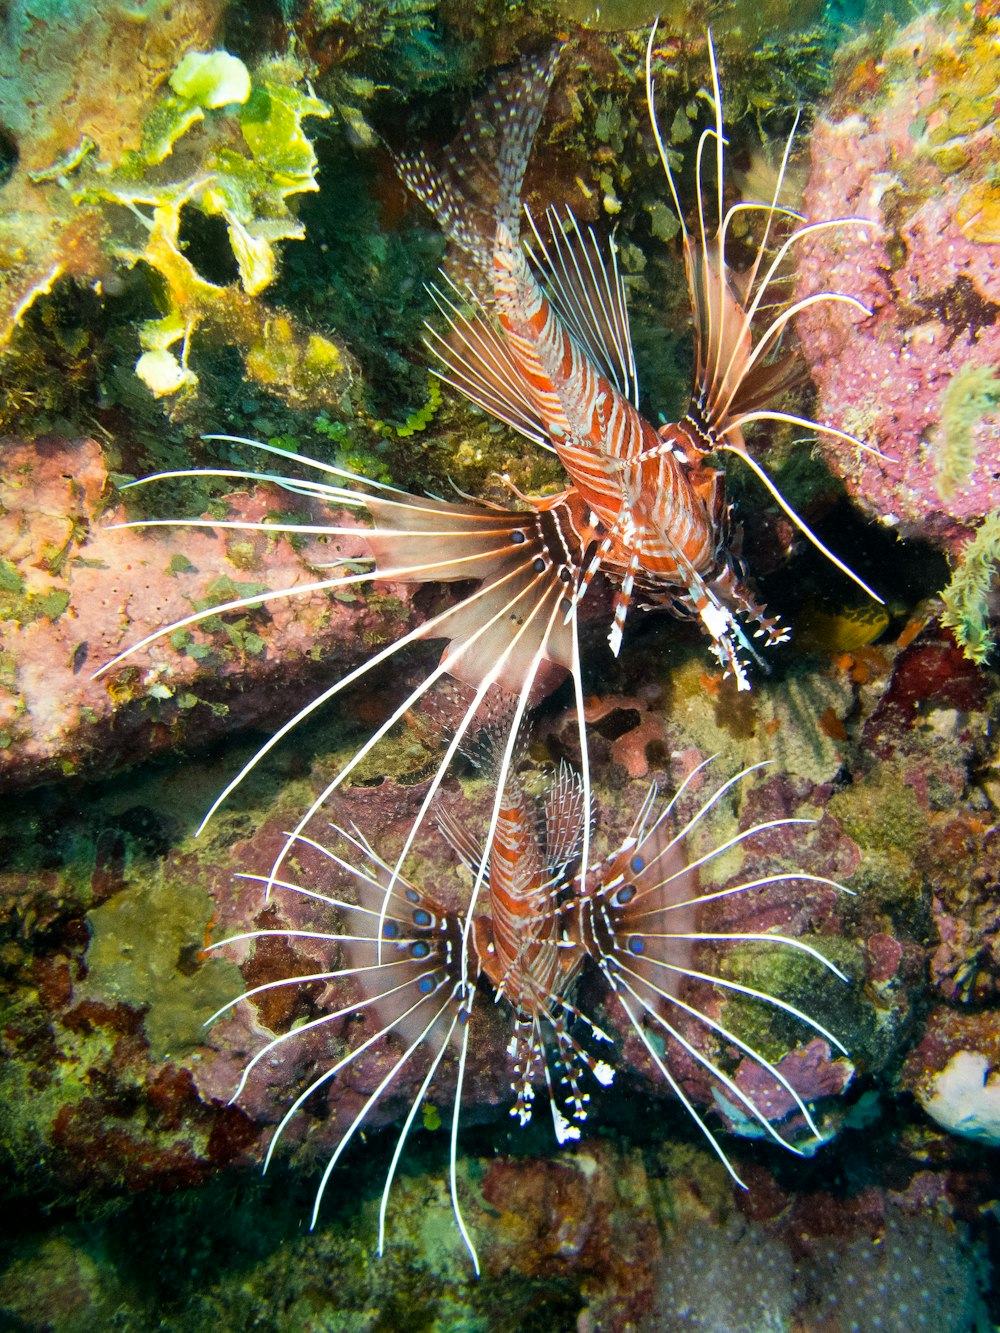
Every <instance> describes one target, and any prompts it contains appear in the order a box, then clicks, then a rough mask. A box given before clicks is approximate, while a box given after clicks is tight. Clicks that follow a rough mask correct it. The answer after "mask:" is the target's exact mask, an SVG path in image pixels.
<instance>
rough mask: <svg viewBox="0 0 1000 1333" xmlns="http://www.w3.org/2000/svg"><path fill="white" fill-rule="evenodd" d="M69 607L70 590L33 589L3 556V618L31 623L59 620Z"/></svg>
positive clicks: (0, 613) (0, 561)
mask: <svg viewBox="0 0 1000 1333" xmlns="http://www.w3.org/2000/svg"><path fill="white" fill-rule="evenodd" d="M67 606H69V589H67V588H49V589H48V590H47V591H46V592H29V591H28V585H27V583H26V582H25V580H24V578H23V577H22V575H21V574H20V573H19V572H18V570H17V567H16V565H14V564H12V562H11V561H10V560H3V559H0V621H2V620H12V621H15V622H16V623H17V624H19V625H30V624H31V623H32V621H35V620H41V619H45V620H58V619H59V617H60V616H61V615H62V613H63V612H64V611H65V610H66V608H67Z"/></svg>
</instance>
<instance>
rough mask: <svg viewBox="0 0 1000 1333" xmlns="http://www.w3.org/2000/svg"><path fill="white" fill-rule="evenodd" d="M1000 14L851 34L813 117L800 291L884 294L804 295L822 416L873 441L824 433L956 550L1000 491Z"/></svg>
mask: <svg viewBox="0 0 1000 1333" xmlns="http://www.w3.org/2000/svg"><path fill="white" fill-rule="evenodd" d="M995 27H996V21H992V22H991V23H990V24H989V25H987V31H985V32H980V31H978V30H977V31H975V32H974V31H973V30H972V29H971V28H969V27H968V26H966V20H964V19H957V20H956V19H945V18H943V17H941V16H937V15H924V16H922V17H921V18H919V19H917V20H916V21H915V22H913V23H912V24H910V25H909V26H908V27H907V28H905V29H903V30H902V31H901V32H899V33H898V34H897V35H896V37H895V39H894V40H893V42H892V44H891V46H890V47H889V48H888V49H887V50H885V51H884V52H882V53H881V56H880V57H879V56H878V54H877V53H876V56H875V57H873V56H872V54H871V51H870V45H871V39H870V38H869V39H866V40H865V45H864V46H863V47H860V48H858V47H852V48H850V49H849V51H848V52H847V54H846V55H845V58H844V59H843V60H842V62H841V66H840V78H839V82H838V85H837V87H836V89H835V91H834V95H833V98H832V101H831V103H830V105H829V108H828V110H827V112H826V114H824V115H822V116H820V117H819V118H818V120H817V122H816V124H815V127H814V129H813V133H812V148H811V151H812V169H811V174H810V177H809V183H808V186H807V188H806V192H805V199H804V210H805V212H806V214H807V216H808V218H809V219H810V220H813V219H821V218H828V217H834V216H844V215H847V214H853V215H855V216H859V217H863V218H870V219H871V220H872V222H873V223H874V224H875V225H874V226H873V227H872V229H871V230H870V231H864V230H862V229H861V228H859V227H852V228H842V229H834V230H826V231H818V232H816V233H814V234H812V235H810V236H808V237H807V238H806V239H805V240H804V242H803V244H802V247H801V250H800V252H799V255H798V277H797V284H798V292H797V294H798V295H799V296H800V297H805V296H808V295H810V294H812V293H814V292H817V291H820V290H831V289H837V290H848V291H851V292H852V293H854V294H855V295H856V296H858V297H859V298H860V299H861V300H862V301H864V302H865V304H866V305H867V306H868V307H869V308H870V310H871V312H872V313H871V315H870V317H866V316H865V315H863V314H861V313H859V312H858V311H857V310H855V309H852V308H849V307H848V306H846V305H839V304H832V303H824V304H821V305H813V306H810V307H808V308H807V309H805V310H804V311H803V312H802V314H801V315H800V316H799V319H798V322H797V329H798V333H799V338H800V340H801V344H802V349H803V353H804V355H805V358H806V361H807V362H808V365H809V368H810V371H811V373H812V376H813V379H814V380H815V382H816V384H817V385H818V387H819V394H820V400H821V401H820V407H819V410H818V412H817V414H816V415H817V417H818V418H819V419H820V420H824V421H829V422H830V423H831V424H833V425H835V426H838V427H840V428H841V429H843V430H846V431H849V432H851V433H853V434H855V435H857V436H860V437H861V438H863V439H865V440H867V441H868V442H869V443H870V444H871V445H874V446H875V447H876V448H877V449H878V450H879V452H880V453H881V455H882V456H881V457H879V456H878V454H875V453H871V452H862V451H860V450H858V449H856V448H854V447H852V446H851V445H849V444H847V443H846V442H844V441H842V440H840V439H837V438H835V437H830V436H821V437H820V446H821V448H822V449H823V452H824V455H825V457H826V459H827V461H828V462H829V464H830V466H831V468H832V470H833V471H834V472H835V473H837V475H839V476H840V477H842V478H843V480H844V482H845V484H846V485H847V488H848V490H849V491H850V493H851V495H852V496H854V497H855V498H856V499H858V500H859V501H861V503H862V504H863V505H864V506H865V507H866V508H867V509H869V510H870V511H871V512H873V513H874V514H876V515H877V516H878V517H879V518H881V519H882V520H883V521H884V522H886V523H888V524H891V525H893V526H896V525H898V526H899V528H900V529H901V531H902V532H903V533H904V534H912V535H918V536H923V537H927V538H930V539H932V540H934V541H937V542H939V543H941V544H942V545H944V546H945V547H946V548H947V549H949V550H951V551H956V550H957V549H959V548H960V546H961V545H962V543H963V542H964V539H965V536H966V535H967V532H968V529H969V527H970V526H973V525H975V523H976V522H978V521H979V520H980V519H982V518H983V517H984V516H985V515H986V514H988V513H990V512H991V511H993V510H995V509H997V508H998V506H1000V468H998V466H997V455H998V445H1000V392H998V391H1000V382H998V381H996V380H995V379H994V378H993V376H992V373H991V372H992V367H994V366H996V365H997V364H998V362H1000V227H998V225H997V222H998V216H1000V215H998V210H997V201H996V199H995V198H994V197H993V190H992V186H990V185H989V184H988V182H989V180H990V179H991V176H992V173H993V171H994V170H995V167H996V164H997V161H998V160H1000V143H998V139H997V135H996V132H995V127H994V111H993V93H992V91H991V90H992V89H995V87H996V84H997V77H998V74H1000V61H998V58H997V54H996V40H995V37H996V34H995V31H994V29H995Z"/></svg>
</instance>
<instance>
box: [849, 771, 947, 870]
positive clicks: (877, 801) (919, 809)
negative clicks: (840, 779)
mask: <svg viewBox="0 0 1000 1333" xmlns="http://www.w3.org/2000/svg"><path fill="white" fill-rule="evenodd" d="M829 810H830V814H831V815H832V816H833V817H834V819H836V820H837V821H838V823H839V824H840V826H841V828H842V829H843V830H844V832H845V833H846V834H847V835H848V837H850V838H852V839H853V840H854V841H855V842H856V843H857V844H858V846H859V847H861V848H863V849H865V850H866V851H872V852H886V853H897V854H898V853H905V854H906V855H907V857H910V856H912V854H913V853H914V852H915V851H916V850H917V849H918V847H920V846H921V844H922V843H923V842H924V840H925V839H926V837H927V818H928V817H927V811H926V810H925V809H924V807H923V806H922V805H921V804H920V801H919V799H918V797H917V794H916V792H915V791H914V790H913V788H912V786H910V785H909V784H908V783H907V782H905V781H904V780H903V778H902V776H901V775H900V774H899V773H898V772H897V771H896V770H895V768H894V767H892V766H889V765H879V766H878V767H877V768H876V769H875V770H874V771H873V772H872V773H871V774H869V775H868V777H866V778H865V779H863V780H861V781H855V782H853V783H852V784H851V785H850V786H849V787H845V788H843V789H842V790H841V791H838V792H835V793H834V794H833V796H832V797H831V798H830V804H829Z"/></svg>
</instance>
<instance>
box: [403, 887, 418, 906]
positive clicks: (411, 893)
mask: <svg viewBox="0 0 1000 1333" xmlns="http://www.w3.org/2000/svg"><path fill="white" fill-rule="evenodd" d="M406 901H407V902H408V903H418V902H419V901H420V894H419V893H418V892H417V891H416V889H407V890H406Z"/></svg>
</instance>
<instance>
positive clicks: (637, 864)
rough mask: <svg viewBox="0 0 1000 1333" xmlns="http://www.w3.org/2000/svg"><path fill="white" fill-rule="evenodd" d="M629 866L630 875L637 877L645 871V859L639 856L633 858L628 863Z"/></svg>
mask: <svg viewBox="0 0 1000 1333" xmlns="http://www.w3.org/2000/svg"><path fill="white" fill-rule="evenodd" d="M629 866H630V868H631V870H632V874H633V875H638V874H641V872H642V871H643V870H645V869H646V862H645V859H644V858H643V857H641V856H633V857H632V860H631V861H630V862H629Z"/></svg>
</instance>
